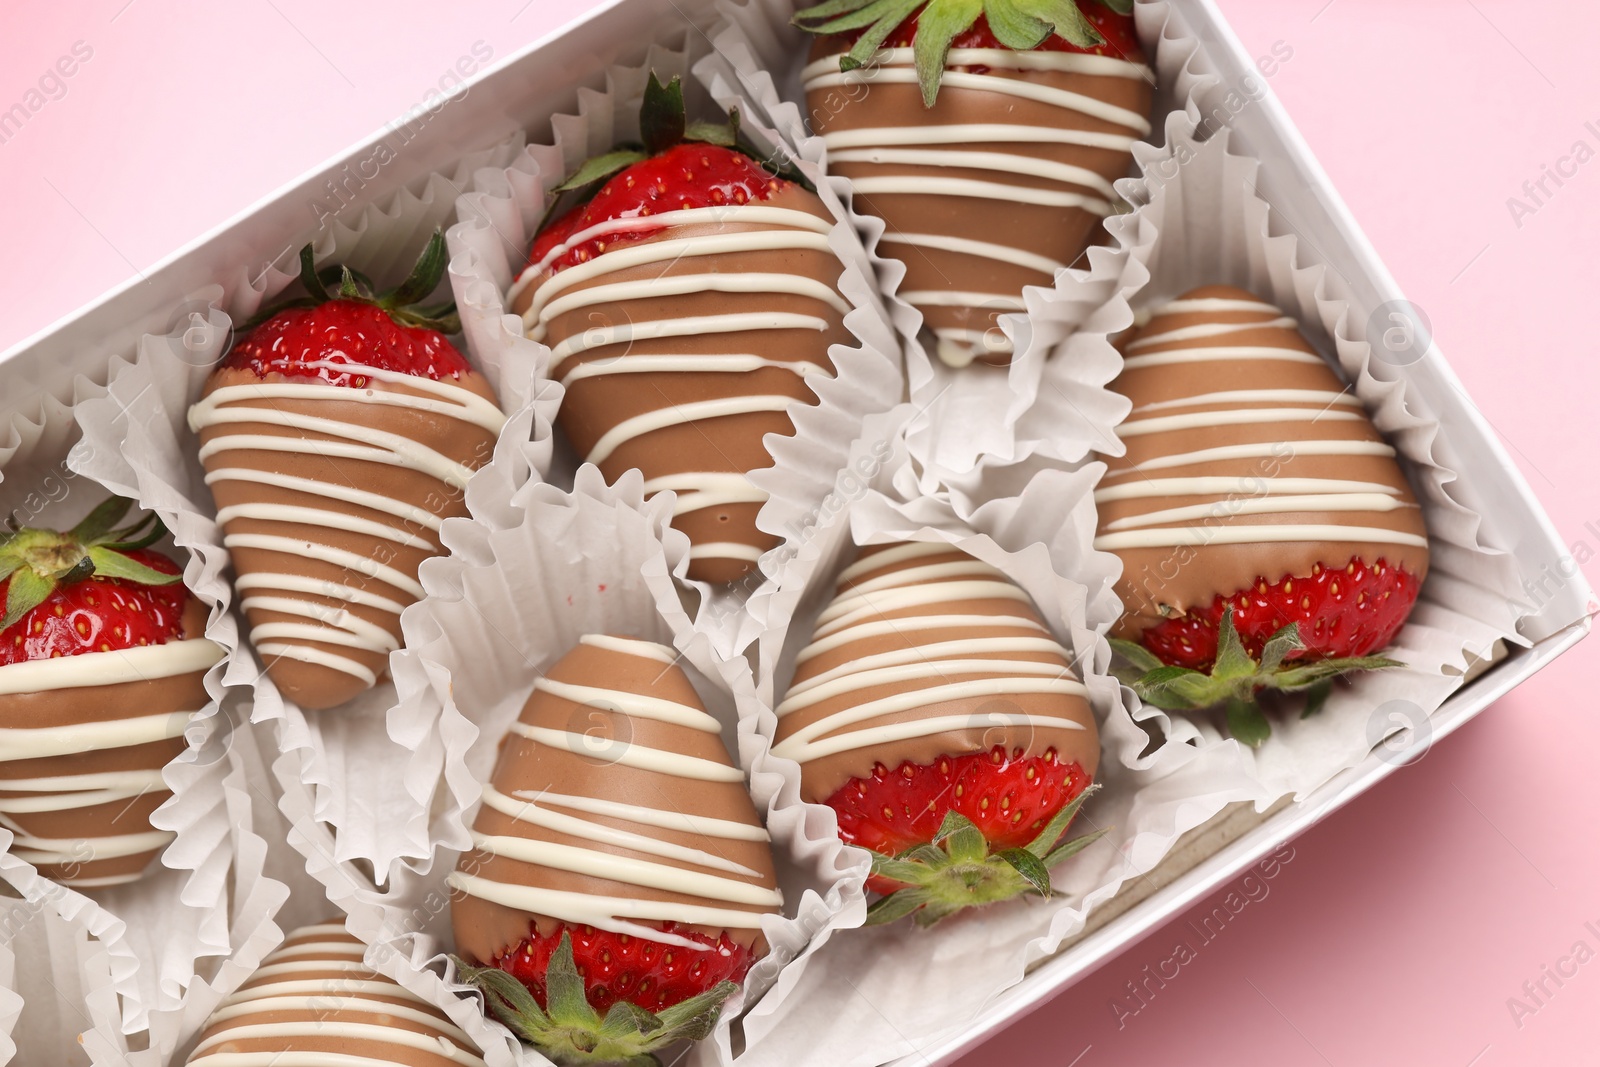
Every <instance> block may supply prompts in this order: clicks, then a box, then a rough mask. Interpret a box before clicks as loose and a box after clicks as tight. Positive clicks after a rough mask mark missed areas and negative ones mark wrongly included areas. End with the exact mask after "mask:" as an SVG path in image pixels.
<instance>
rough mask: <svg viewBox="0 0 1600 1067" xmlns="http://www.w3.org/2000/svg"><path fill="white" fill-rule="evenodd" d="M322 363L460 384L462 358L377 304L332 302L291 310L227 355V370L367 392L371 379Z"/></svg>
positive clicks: (434, 334) (438, 337)
mask: <svg viewBox="0 0 1600 1067" xmlns="http://www.w3.org/2000/svg"><path fill="white" fill-rule="evenodd" d="M322 363H354V364H360V365H366V366H376V367H380V368H382V369H384V370H394V371H400V372H401V373H403V374H412V375H416V376H418V377H421V378H432V379H433V380H434V381H438V380H439V379H441V378H447V377H448V378H459V377H461V375H463V374H465V373H466V372H467V371H468V370H469V367H468V366H467V361H466V358H465V357H464V356H462V355H461V353H460V352H459V351H457V350H456V346H455V345H453V344H451V343H450V342H449V341H448V340H447V339H446V338H445V336H444V335H443V334H442V333H440V332H439V331H437V330H433V329H428V328H427V327H423V326H412V325H406V324H403V323H401V322H398V321H396V320H395V318H394V316H393V315H391V314H390V313H389V312H387V311H385V310H384V309H383V308H381V307H379V306H378V305H377V304H369V303H364V302H361V301H355V300H330V301H328V302H327V303H326V304H318V305H317V306H316V307H311V308H288V309H286V310H284V311H280V312H278V313H277V314H275V315H273V316H272V318H270V319H268V320H267V321H266V322H263V323H262V324H261V325H260V326H257V327H256V328H255V329H253V330H251V331H250V332H249V333H248V334H247V335H245V338H244V340H242V341H240V342H239V343H238V344H237V345H235V346H234V347H233V350H232V351H231V352H229V353H228V358H227V359H226V360H224V361H223V363H222V365H223V366H224V367H230V368H235V369H248V370H252V371H254V372H255V373H256V374H257V375H259V376H260V377H262V378H265V377H266V376H267V375H268V374H271V373H278V374H288V375H293V376H295V377H308V378H321V379H322V380H323V381H325V382H327V383H328V384H330V385H344V386H349V387H350V388H352V389H365V388H366V387H367V385H368V384H369V382H370V379H369V378H368V377H367V376H365V375H363V374H360V373H350V372H347V371H340V370H338V369H336V368H334V367H327V366H318V365H317V364H322Z"/></svg>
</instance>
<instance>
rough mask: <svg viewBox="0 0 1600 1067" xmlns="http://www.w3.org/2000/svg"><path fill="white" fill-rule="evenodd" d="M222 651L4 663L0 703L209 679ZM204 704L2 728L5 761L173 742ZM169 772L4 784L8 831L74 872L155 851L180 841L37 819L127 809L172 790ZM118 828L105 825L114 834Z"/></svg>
mask: <svg viewBox="0 0 1600 1067" xmlns="http://www.w3.org/2000/svg"><path fill="white" fill-rule="evenodd" d="M222 656H223V649H222V647H221V646H220V645H217V644H216V643H214V642H212V641H208V640H206V639H205V638H203V637H196V638H188V639H181V640H175V641H168V642H165V643H163V644H159V645H144V646H140V647H137V648H130V649H112V650H109V651H105V652H86V653H83V654H81V655H77V656H61V657H57V658H53V659H42V660H29V661H25V662H20V663H12V664H7V665H6V666H4V667H0V698H4V697H6V696H14V695H21V694H26V693H43V692H51V691H58V690H82V692H83V699H84V701H85V702H86V703H90V704H92V702H93V700H94V689H95V688H96V687H99V686H107V685H124V684H128V683H134V682H142V681H154V680H158V679H166V678H176V677H179V676H181V675H187V674H202V673H204V672H205V671H206V670H208V669H210V667H211V666H212V665H213V664H215V663H216V662H217V661H218V660H220V659H221V658H222ZM198 710H199V708H198V707H193V708H179V709H174V710H172V711H155V710H152V711H151V712H150V713H149V714H145V715H136V716H133V717H130V718H122V719H98V720H91V721H87V722H71V723H63V724H61V725H59V726H42V727H34V728H25V727H0V761H4V762H10V761H13V760H29V759H51V758H57V757H63V756H74V755H79V754H83V753H90V752H107V751H111V750H114V749H120V748H129V747H132V746H136V745H147V744H154V743H156V742H161V741H170V740H172V739H174V738H178V737H181V736H183V732H184V729H185V728H186V727H187V726H188V724H189V722H190V720H191V719H192V718H193V715H194V713H195V712H196V711H198ZM161 772H162V769H161V767H160V766H137V767H130V768H127V769H125V770H117V771H102V772H91V773H80V774H71V773H66V774H55V775H48V776H39V777H31V778H0V794H6V795H0V826H3V827H4V828H6V829H7V830H10V831H11V832H12V834H13V835H14V841H13V844H12V851H13V853H14V854H15V855H16V856H17V857H18V858H19V859H23V860H26V861H28V862H29V863H32V864H35V865H37V866H51V867H62V868H65V869H67V870H68V871H72V870H83V871H85V872H87V871H89V870H91V869H92V867H91V865H92V864H93V863H95V861H99V860H110V859H122V858H126V857H129V856H136V855H139V854H140V853H150V854H152V855H153V854H154V853H155V852H157V851H159V850H160V849H161V848H163V847H165V846H166V844H167V843H168V842H169V841H171V840H172V839H173V837H174V836H175V834H173V833H172V832H171V831H167V830H155V829H149V828H146V829H144V830H138V831H135V832H131V833H117V834H113V833H93V832H85V833H83V834H81V835H79V836H75V837H69V838H61V837H50V836H45V835H42V834H39V833H36V832H33V831H31V830H29V828H28V826H29V818H28V817H29V816H32V815H49V814H54V813H60V812H70V811H77V810H80V809H86V808H91V807H96V806H99V805H104V804H117V805H121V806H127V805H130V804H132V803H133V802H135V801H137V800H138V799H139V798H140V797H145V796H151V797H163V796H165V795H166V794H167V793H168V792H170V791H169V790H168V789H167V785H166V782H165V780H164V779H163V777H162V773H161ZM96 822H97V820H96V818H95V817H92V816H85V818H84V820H83V825H84V829H85V831H89V830H93V829H95V828H96V827H95V823H96ZM110 825H111V824H110V823H109V822H107V823H106V828H109V826H110ZM139 876H140V872H138V871H134V872H131V873H126V874H118V875H105V876H96V875H93V874H88V873H85V874H82V875H76V874H71V875H66V876H63V878H62V880H63V881H65V882H67V883H68V884H70V885H73V886H78V887H96V886H109V885H120V884H122V883H125V882H132V881H134V880H136V879H137V878H138V877H139Z"/></svg>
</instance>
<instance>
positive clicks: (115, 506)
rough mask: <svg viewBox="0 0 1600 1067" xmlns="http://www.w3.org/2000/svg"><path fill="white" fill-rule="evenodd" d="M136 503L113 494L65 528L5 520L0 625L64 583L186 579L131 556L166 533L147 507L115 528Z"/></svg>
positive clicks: (14, 621)
mask: <svg viewBox="0 0 1600 1067" xmlns="http://www.w3.org/2000/svg"><path fill="white" fill-rule="evenodd" d="M132 506H133V501H131V500H129V499H128V498H127V497H121V496H114V497H109V498H107V499H106V500H105V501H104V502H102V503H101V504H100V505H99V506H98V507H96V508H95V509H94V510H93V511H91V512H90V513H89V514H88V515H87V516H85V517H84V519H83V521H82V522H80V523H78V525H76V526H74V527H73V528H72V529H70V530H68V531H66V532H65V533H60V532H57V531H55V530H41V529H37V528H34V527H31V526H22V525H20V524H18V522H17V520H16V518H15V517H12V518H11V519H9V520H7V523H6V528H7V530H8V531H9V532H7V533H4V534H0V579H9V581H8V584H7V589H6V604H5V617H4V618H3V619H0V630H8V629H10V628H11V627H12V626H14V625H16V624H17V623H18V622H20V621H21V620H22V617H23V616H24V615H26V614H28V612H30V611H32V610H33V609H34V608H36V607H38V606H39V605H40V604H43V603H44V602H45V601H46V600H48V599H49V598H50V595H51V594H52V593H54V592H55V591H56V589H57V588H59V587H60V586H63V585H71V584H73V583H74V582H81V581H83V580H84V579H86V578H89V577H91V576H93V577H99V578H117V579H120V580H122V581H125V582H134V583H137V584H139V585H172V584H173V583H174V582H179V581H182V580H183V576H182V575H178V574H166V573H164V572H162V571H158V570H156V569H155V568H153V567H149V566H146V565H145V564H143V563H140V562H139V561H138V560H136V559H134V558H133V557H131V556H129V555H127V553H128V552H129V551H131V550H133V549H139V548H147V547H149V546H150V545H153V544H155V543H156V542H157V541H159V540H161V538H163V537H165V536H166V533H167V529H166V527H165V526H163V525H162V524H161V520H160V519H158V518H157V517H156V516H155V514H154V513H149V512H147V513H146V514H145V515H144V516H143V517H142V518H140V519H139V521H137V522H134V523H130V524H129V525H127V526H123V527H121V528H120V529H119V528H116V527H117V523H119V522H121V521H122V519H123V517H124V516H126V515H127V514H128V509H130V508H131V507H132Z"/></svg>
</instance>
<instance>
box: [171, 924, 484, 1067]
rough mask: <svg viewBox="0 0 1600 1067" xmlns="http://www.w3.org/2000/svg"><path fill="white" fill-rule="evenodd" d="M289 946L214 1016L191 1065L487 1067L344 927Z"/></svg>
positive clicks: (302, 934) (303, 934) (302, 933)
mask: <svg viewBox="0 0 1600 1067" xmlns="http://www.w3.org/2000/svg"><path fill="white" fill-rule="evenodd" d="M307 937H314V938H318V940H316V941H311V942H305V941H300V939H302V938H307ZM289 939H290V943H289V944H287V945H284V946H283V947H281V948H279V949H278V950H276V951H275V952H273V953H271V954H270V955H268V956H267V958H266V959H265V960H264V961H263V965H262V966H261V967H260V968H258V969H257V970H256V972H255V973H254V974H253V975H251V977H250V979H249V981H247V982H246V984H245V986H244V988H242V989H240V990H239V991H238V992H236V993H234V994H233V995H232V996H230V997H228V998H227V999H226V1000H224V1001H223V1002H222V1004H221V1005H220V1006H219V1007H218V1008H217V1010H216V1011H214V1012H213V1013H212V1014H211V1018H210V1019H209V1020H208V1021H207V1024H206V1029H205V1032H204V1033H203V1034H202V1036H201V1038H200V1043H199V1044H198V1045H197V1046H196V1047H195V1050H194V1052H193V1053H191V1054H190V1057H189V1060H188V1063H189V1065H190V1067H392V1065H393V1064H395V1063H399V1062H402V1061H404V1062H406V1063H416V1064H418V1065H419V1067H421V1065H426V1067H447V1065H457V1067H483V1059H482V1057H480V1056H478V1055H477V1054H476V1053H475V1052H473V1051H472V1047H473V1046H472V1041H471V1039H470V1038H468V1037H467V1035H466V1034H465V1033H464V1032H463V1031H462V1030H461V1029H460V1028H459V1027H457V1026H456V1025H455V1024H454V1023H452V1022H451V1021H450V1020H449V1018H447V1017H446V1016H445V1015H444V1013H442V1012H441V1011H439V1010H438V1009H437V1008H435V1007H434V1006H433V1005H431V1004H429V1003H427V1002H426V1001H424V1000H423V999H422V998H420V997H418V996H417V995H416V994H414V993H412V992H411V991H410V990H408V989H406V988H405V987H404V986H401V985H399V984H398V983H396V982H393V981H390V980H389V979H387V978H384V977H382V976H380V975H379V974H377V973H376V972H375V971H373V970H371V969H370V968H368V967H367V966H366V965H365V964H364V963H363V962H362V955H363V949H362V945H361V943H360V942H359V941H357V940H356V939H355V938H353V937H350V936H349V935H347V934H345V933H344V930H343V927H341V926H339V925H338V924H334V923H325V924H321V925H318V926H307V927H302V928H301V929H299V930H296V931H295V932H294V933H292V934H290V935H289ZM296 941H300V943H298V944H296V943H294V942H296ZM245 1043H249V1044H250V1045H253V1046H254V1047H253V1048H251V1049H249V1050H246V1049H244V1048H241V1047H240V1046H241V1045H242V1044H245ZM331 1043H336V1044H333V1048H332V1049H330V1047H329V1046H330V1044H331Z"/></svg>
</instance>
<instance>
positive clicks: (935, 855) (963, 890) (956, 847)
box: [867, 785, 1106, 926]
mask: <svg viewBox="0 0 1600 1067" xmlns="http://www.w3.org/2000/svg"><path fill="white" fill-rule="evenodd" d="M1098 788H1099V786H1098V785H1091V786H1090V787H1089V788H1087V789H1085V790H1084V791H1083V792H1081V793H1079V794H1078V795H1077V796H1076V797H1074V798H1073V800H1072V803H1070V804H1066V805H1064V806H1063V807H1062V808H1061V810H1060V811H1058V812H1056V814H1055V817H1054V818H1052V819H1051V820H1050V821H1049V822H1048V823H1047V824H1045V827H1044V829H1043V830H1040V831H1039V834H1038V836H1037V837H1035V838H1034V839H1033V840H1032V841H1030V842H1028V844H1027V845H1026V846H1025V847H1023V848H1009V849H1003V850H1002V851H1000V852H995V853H992V854H991V853H990V851H989V841H988V839H987V838H986V837H984V836H983V831H982V830H980V829H978V827H977V826H976V825H974V824H973V822H972V820H971V819H968V818H967V817H966V816H965V815H962V814H961V813H960V812H959V811H951V812H948V813H947V814H946V815H945V817H944V822H943V823H941V824H940V826H939V832H938V833H936V834H934V835H933V840H932V841H930V842H928V843H927V844H923V845H914V846H913V847H911V848H909V849H906V850H905V851H904V852H902V853H900V854H899V855H897V856H886V855H884V854H883V853H881V852H873V851H872V850H871V849H868V850H867V851H868V852H869V853H870V854H871V856H872V873H873V874H874V875H877V876H879V877H882V878H887V879H890V880H892V881H896V882H902V883H904V884H905V888H904V889H897V890H895V891H894V892H893V893H890V894H889V895H887V896H885V897H882V898H880V899H879V900H877V901H875V902H873V904H872V906H871V907H869V908H868V909H867V925H869V926H876V925H880V924H882V923H890V922H894V921H895V920H896V919H902V918H904V917H905V916H907V915H910V916H912V917H913V921H914V922H916V924H917V925H918V926H932V925H933V924H934V923H936V922H938V921H939V920H941V919H944V918H947V917H948V916H951V915H954V914H955V913H956V912H958V911H961V910H963V909H965V908H970V907H977V906H981V905H984V904H994V903H998V902H999V901H1002V900H1010V899H1011V898H1013V897H1018V896H1023V895H1025V894H1033V895H1035V896H1040V897H1047V898H1048V897H1049V896H1050V895H1051V894H1052V893H1053V892H1054V890H1053V888H1052V887H1051V885H1050V868H1052V867H1054V866H1055V865H1056V864H1058V863H1060V862H1061V861H1062V860H1064V859H1066V858H1068V857H1069V856H1074V855H1076V854H1077V853H1079V852H1082V851H1083V850H1084V849H1085V848H1087V847H1088V846H1089V845H1091V844H1092V843H1094V842H1095V841H1097V840H1099V839H1100V838H1101V837H1102V836H1104V834H1105V832H1106V831H1104V830H1097V831H1095V832H1094V833H1092V834H1085V835H1083V836H1082V837H1075V838H1073V839H1072V840H1070V841H1062V840H1061V838H1062V835H1063V834H1065V833H1066V832H1067V826H1068V824H1070V823H1071V822H1072V819H1073V817H1074V816H1075V815H1077V814H1078V809H1079V808H1081V807H1082V806H1083V802H1084V801H1085V800H1087V799H1088V798H1089V794H1091V793H1093V792H1094V791H1095V790H1096V789H1098Z"/></svg>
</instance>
